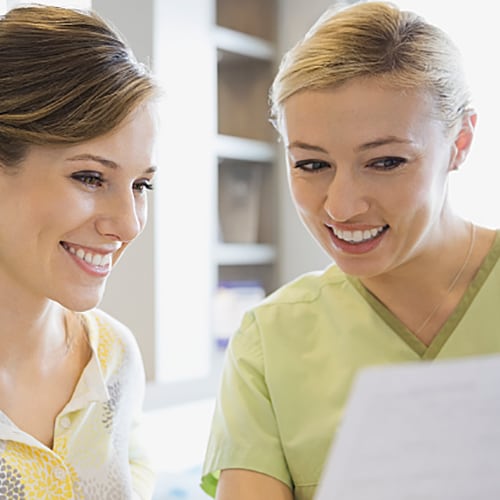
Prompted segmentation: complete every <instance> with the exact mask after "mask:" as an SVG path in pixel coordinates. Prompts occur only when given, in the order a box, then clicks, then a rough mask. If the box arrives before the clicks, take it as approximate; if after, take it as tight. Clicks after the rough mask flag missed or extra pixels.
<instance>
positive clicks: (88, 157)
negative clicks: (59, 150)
mask: <svg viewBox="0 0 500 500" xmlns="http://www.w3.org/2000/svg"><path fill="white" fill-rule="evenodd" d="M67 160H68V161H94V162H96V163H100V164H101V165H103V166H104V167H108V168H112V169H117V168H119V167H120V165H118V163H116V162H115V161H113V160H109V159H108V158H104V157H102V156H98V155H93V154H90V153H83V154H79V155H76V156H72V157H70V158H68V159H67ZM154 172H156V167H155V166H151V167H149V168H147V169H146V170H145V173H147V174H152V173H154Z"/></svg>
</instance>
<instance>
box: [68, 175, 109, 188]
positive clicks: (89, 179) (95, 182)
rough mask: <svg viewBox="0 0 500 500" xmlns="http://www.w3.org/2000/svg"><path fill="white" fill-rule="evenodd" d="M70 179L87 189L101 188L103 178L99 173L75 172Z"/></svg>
mask: <svg viewBox="0 0 500 500" xmlns="http://www.w3.org/2000/svg"><path fill="white" fill-rule="evenodd" d="M71 178H72V179H75V180H76V181H78V182H81V183H82V184H85V185H86V186H89V187H101V186H102V185H103V184H104V179H103V176H102V175H101V174H100V173H99V172H92V171H84V172H75V173H74V174H71Z"/></svg>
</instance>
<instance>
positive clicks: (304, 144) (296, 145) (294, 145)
mask: <svg viewBox="0 0 500 500" xmlns="http://www.w3.org/2000/svg"><path fill="white" fill-rule="evenodd" d="M286 148H287V149H294V148H298V149H306V150H308V151H318V152H320V153H327V151H326V149H323V148H322V147H320V146H314V145H313V144H308V143H307V142H302V141H292V142H291V143H290V144H288V145H287V146H286Z"/></svg>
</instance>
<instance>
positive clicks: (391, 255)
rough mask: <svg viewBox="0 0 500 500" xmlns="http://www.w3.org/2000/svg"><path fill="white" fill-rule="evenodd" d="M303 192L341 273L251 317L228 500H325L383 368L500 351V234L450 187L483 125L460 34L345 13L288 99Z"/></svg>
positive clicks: (287, 290)
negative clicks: (366, 371) (340, 448)
mask: <svg viewBox="0 0 500 500" xmlns="http://www.w3.org/2000/svg"><path fill="white" fill-rule="evenodd" d="M271 103H272V113H273V119H274V122H275V124H276V127H277V130H278V131H279V133H280V135H281V139H282V143H283V146H284V148H285V152H286V158H287V169H288V177H289V183H290V189H291V194H292V198H293V201H294V203H295V206H296V209H297V212H298V215H299V217H300V218H301V220H302V221H303V223H304V224H305V226H306V227H307V228H308V230H309V232H310V234H311V236H312V237H313V238H314V239H315V240H316V241H317V242H318V243H319V244H320V245H321V247H322V248H323V249H324V250H325V251H326V253H327V254H328V255H329V256H330V257H331V258H332V261H334V264H332V265H331V266H329V267H328V268H327V269H325V270H324V271H322V272H317V273H311V274H307V275H305V276H301V277H299V278H298V279H297V280H295V281H294V282H292V283H289V284H287V285H285V286H284V287H282V288H281V289H280V290H278V291H277V292H275V293H274V294H272V295H271V296H270V297H269V298H267V299H266V300H265V301H264V302H263V303H262V304H261V305H259V306H258V307H256V308H255V309H253V310H252V311H250V312H249V313H248V314H247V315H246V316H245V317H244V319H243V321H242V324H241V327H240V329H239V330H238V331H237V332H236V333H235V335H234V337H233V338H232V341H231V344H230V346H229V350H228V353H227V358H226V364H225V369H224V374H223V378H222V384H221V388H220V393H219V396H218V399H217V405H216V410H215V416H214V421H213V427H212V432H211V437H210V442H209V445H208V451H207V456H206V461H205V466H204V477H203V487H204V489H205V490H206V491H207V492H209V493H210V494H212V495H213V496H216V498H217V499H219V500H230V499H231V500H232V499H235V498H237V499H238V500H279V499H283V500H285V499H286V500H290V499H297V500H311V499H312V498H313V496H314V492H315V489H316V487H317V484H318V481H319V479H320V475H321V472H322V469H323V464H324V461H325V458H326V456H327V453H328V450H329V448H330V445H331V443H332V440H333V439H334V437H335V432H336V429H337V428H338V426H339V424H340V422H341V421H342V413H343V409H344V404H345V402H346V398H347V396H348V394H349V390H350V387H351V382H352V380H353V377H354V376H355V375H356V373H357V372H358V370H360V369H361V368H363V367H366V366H369V365H379V364H387V363H397V362H406V361H419V360H424V359H426V360H432V359H443V358H455V357H461V356H468V355H480V354H487V353H497V352H500V335H498V333H497V330H498V329H497V328H496V325H498V323H499V322H500V308H499V307H498V303H499V299H500V265H499V263H498V260H499V257H500V237H499V233H498V232H496V231H493V230H490V229H486V228H483V227H478V226H476V225H474V224H472V223H471V222H470V221H468V220H464V219H462V218H461V217H459V216H458V215H457V214H456V213H454V212H453V210H452V209H451V207H450V204H449V201H448V179H449V177H450V175H456V173H455V171H456V170H457V169H459V168H460V167H461V166H462V164H463V163H464V161H465V159H466V157H467V153H468V152H469V148H470V147H471V143H472V139H473V135H474V126H475V123H476V114H475V112H474V110H473V109H472V107H471V102H470V96H469V92H468V88H467V86H466V83H465V78H464V75H463V72H462V69H461V66H460V56H459V54H458V52H457V49H456V48H455V46H454V44H453V43H452V42H451V41H450V39H449V38H448V36H447V35H446V34H445V33H444V32H443V31H441V30H440V29H438V28H437V27H435V26H433V25H431V24H429V23H428V22H426V21H425V20H424V19H422V18H421V17H419V16H418V15H416V14H414V13H411V12H402V11H401V10H399V9H398V8H397V7H395V6H393V5H391V4H388V3H383V2H366V3H361V4H356V5H354V6H351V7H348V8H345V9H343V10H339V11H336V10H331V11H329V12H327V13H326V14H325V15H324V16H322V18H321V19H320V20H319V21H318V22H317V23H316V24H315V26H313V28H312V29H311V30H310V32H309V33H308V34H307V35H306V36H305V37H304V39H303V40H301V41H300V42H299V43H298V44H297V45H296V46H295V47H293V48H292V49H291V50H290V51H289V52H288V53H287V54H286V56H285V57H284V59H283V62H282V65H281V67H280V69H279V72H278V74H277V76H276V79H275V81H274V84H273V87H272V91H271Z"/></svg>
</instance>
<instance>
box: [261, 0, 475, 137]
mask: <svg viewBox="0 0 500 500" xmlns="http://www.w3.org/2000/svg"><path fill="white" fill-rule="evenodd" d="M460 59H461V58H460V54H459V52H458V49H457V47H456V46H455V45H454V44H453V42H452V41H451V40H450V38H449V37H448V35H447V34H446V33H444V32H443V31H442V30H440V29H439V28H437V27H436V26H433V25H432V24H429V23H428V22H426V21H425V20H424V19H423V18H422V17H420V16H418V15H417V14H415V13H413V12H406V11H401V10H399V9H398V8H397V7H396V6H394V5H392V4H390V3H386V2H366V3H361V4H356V5H353V6H350V7H347V8H342V9H340V10H339V9H330V10H328V11H327V12H325V14H323V16H321V17H320V18H319V19H318V21H317V22H316V24H315V25H314V26H313V27H312V28H311V30H310V31H309V32H308V33H307V34H306V36H305V37H304V38H303V39H302V40H301V41H299V42H298V43H297V44H296V45H295V47H293V48H292V49H291V50H290V51H289V52H288V53H287V54H286V55H285V57H284V58H283V60H282V63H281V66H280V68H279V71H278V74H277V75H276V78H275V80H274V83H273V85H272V88H271V92H270V103H271V115H272V119H273V121H274V123H275V125H276V126H277V127H278V128H279V119H280V114H281V108H282V105H283V103H284V101H285V100H286V99H287V98H288V97H290V96H291V95H293V94H295V93H297V92H300V91H301V90H305V89H313V90H314V89H325V88H331V87H335V86H338V85H341V84H342V83H345V82H347V81H349V80H351V79H353V78H368V77H373V76H375V77H378V78H380V80H381V81H383V82H384V83H386V84H387V85H389V86H391V87H394V88H399V89H419V88H421V89H423V90H426V91H429V92H430V94H431V95H432V96H433V98H434V100H435V103H436V105H437V109H438V113H439V116H438V118H439V119H441V120H442V121H443V123H444V124H445V126H446V127H447V128H449V129H451V128H453V127H454V126H455V125H456V124H457V123H459V122H460V121H461V118H462V116H463V114H464V113H465V112H466V111H467V110H468V107H469V106H470V96H469V89H468V87H467V84H466V81H465V76H464V73H463V69H462V67H461V61H460Z"/></svg>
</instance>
